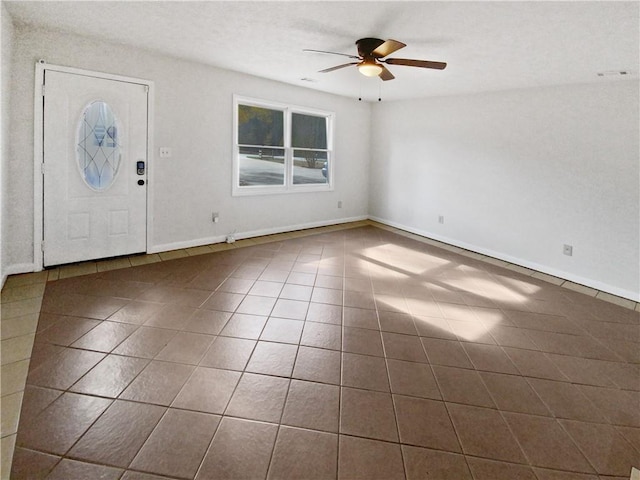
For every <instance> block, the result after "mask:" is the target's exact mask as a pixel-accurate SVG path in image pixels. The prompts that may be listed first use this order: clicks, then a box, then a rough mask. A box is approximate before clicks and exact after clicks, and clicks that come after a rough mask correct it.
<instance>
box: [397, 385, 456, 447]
mask: <svg viewBox="0 0 640 480" xmlns="http://www.w3.org/2000/svg"><path fill="white" fill-rule="evenodd" d="M393 401H394V403H395V407H396V416H397V418H398V429H399V431H400V442H401V443H404V444H410V445H416V446H420V447H427V448H435V449H438V450H446V451H447V452H462V450H461V449H460V444H459V442H458V438H457V437H456V432H455V430H454V429H453V425H452V424H451V420H450V419H449V414H448V413H447V409H446V408H445V405H444V402H441V401H437V400H427V399H424V398H415V397H405V396H402V395H394V396H393Z"/></svg>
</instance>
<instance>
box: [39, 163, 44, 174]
mask: <svg viewBox="0 0 640 480" xmlns="http://www.w3.org/2000/svg"><path fill="white" fill-rule="evenodd" d="M40 170H42V175H44V162H43V163H41V164H40Z"/></svg>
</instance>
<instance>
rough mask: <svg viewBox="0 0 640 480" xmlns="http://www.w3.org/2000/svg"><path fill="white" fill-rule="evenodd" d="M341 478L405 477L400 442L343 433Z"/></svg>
mask: <svg viewBox="0 0 640 480" xmlns="http://www.w3.org/2000/svg"><path fill="white" fill-rule="evenodd" d="M338 478H339V479H340V480H347V479H352V480H358V479H363V478H366V479H371V480H374V479H376V480H401V479H404V478H405V475H404V467H403V465H402V453H401V452H400V445H398V444H397V443H387V442H380V441H378V440H370V439H368V438H358V437H349V436H347V435H340V453H339V456H338Z"/></svg>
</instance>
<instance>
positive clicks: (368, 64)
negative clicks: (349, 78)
mask: <svg viewBox="0 0 640 480" xmlns="http://www.w3.org/2000/svg"><path fill="white" fill-rule="evenodd" d="M358 71H359V72H360V73H361V74H362V75H364V76H365V77H377V76H378V75H380V73H381V72H382V66H381V65H379V64H377V63H376V62H375V61H373V60H363V61H362V62H360V63H359V64H358Z"/></svg>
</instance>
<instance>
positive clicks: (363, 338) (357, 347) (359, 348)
mask: <svg viewBox="0 0 640 480" xmlns="http://www.w3.org/2000/svg"><path fill="white" fill-rule="evenodd" d="M342 350H343V351H344V352H349V353H360V354H362V355H376V356H378V357H383V356H384V351H383V349H382V340H381V337H380V332H379V331H377V330H368V329H366V328H352V327H346V326H345V327H344V329H343V332H342Z"/></svg>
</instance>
